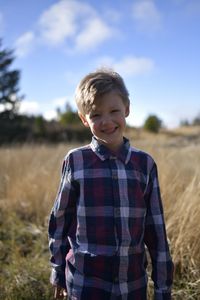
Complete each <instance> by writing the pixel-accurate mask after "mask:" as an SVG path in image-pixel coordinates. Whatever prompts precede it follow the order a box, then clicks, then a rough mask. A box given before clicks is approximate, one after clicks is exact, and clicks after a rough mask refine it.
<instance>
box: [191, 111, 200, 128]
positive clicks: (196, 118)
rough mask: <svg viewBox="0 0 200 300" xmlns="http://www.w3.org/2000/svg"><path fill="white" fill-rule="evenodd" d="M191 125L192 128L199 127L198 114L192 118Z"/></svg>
mask: <svg viewBox="0 0 200 300" xmlns="http://www.w3.org/2000/svg"><path fill="white" fill-rule="evenodd" d="M192 125H194V126H199V125H200V113H199V114H198V115H197V116H196V117H195V118H194V120H193V122H192Z"/></svg>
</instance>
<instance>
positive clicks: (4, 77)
mask: <svg viewBox="0 0 200 300" xmlns="http://www.w3.org/2000/svg"><path fill="white" fill-rule="evenodd" d="M14 59H15V57H14V54H13V50H8V49H4V48H3V47H2V40H1V39H0V119H13V118H14V117H15V116H16V113H17V111H18V108H19V103H20V101H21V100H22V98H23V97H22V96H19V95H18V93H19V80H20V71H19V70H12V69H11V66H12V63H13V61H14Z"/></svg>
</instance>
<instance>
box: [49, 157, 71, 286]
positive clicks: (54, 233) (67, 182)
mask: <svg viewBox="0 0 200 300" xmlns="http://www.w3.org/2000/svg"><path fill="white" fill-rule="evenodd" d="M75 208H76V189H75V187H74V186H73V183H72V176H71V170H70V163H69V159H68V158H67V159H66V160H65V161H64V163H63V169H62V178H61V183H60V187H59V191H58V194H57V197H56V200H55V203H54V206H53V208H52V211H51V215H50V219H49V230H48V233H49V249H50V253H51V259H50V262H51V266H52V272H51V279H50V281H51V283H52V284H53V285H55V286H60V287H62V288H66V284H65V258H66V255H67V253H68V251H69V249H70V244H69V241H68V235H69V234H70V229H71V228H72V226H73V223H74V220H75V217H76V210H75Z"/></svg>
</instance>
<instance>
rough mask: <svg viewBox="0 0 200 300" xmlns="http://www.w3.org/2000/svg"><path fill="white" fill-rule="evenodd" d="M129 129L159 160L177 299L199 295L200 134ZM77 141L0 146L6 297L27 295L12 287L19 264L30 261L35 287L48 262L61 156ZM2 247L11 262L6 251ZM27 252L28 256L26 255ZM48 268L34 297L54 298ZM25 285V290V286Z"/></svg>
mask: <svg viewBox="0 0 200 300" xmlns="http://www.w3.org/2000/svg"><path fill="white" fill-rule="evenodd" d="M127 134H128V136H129V137H130V138H131V140H132V144H134V145H135V146H136V147H139V148H142V149H143V150H145V151H147V152H149V153H150V154H152V156H153V157H154V158H155V160H156V162H157V165H158V170H159V177H160V185H161V192H162V196H163V205H164V209H165V217H166V225H167V232H168V236H169V240H170V248H171V252H172V255H173V260H174V263H175V284H174V291H173V295H174V296H173V299H200V280H199V278H200V268H199V267H200V251H199V248H200V222H199V219H200V205H199V200H200V168H199V166H200V143H198V142H197V141H198V138H196V136H195V137H194V134H193V138H189V139H188V133H187V134H186V135H184V133H181V136H179V135H178V134H177V132H176V133H174V132H172V133H169V132H168V133H162V134H160V135H156V136H155V135H154V136H152V135H148V134H146V133H145V134H144V133H142V132H138V131H128V133H127ZM74 146H77V145H64V144H62V145H55V146H48V145H41V146H36V145H24V146H15V147H12V148H7V147H6V148H0V217H2V218H1V220H0V252H1V255H0V260H2V261H3V264H4V270H3V271H0V289H1V290H3V291H4V298H2V299H4V300H8V299H10V300H12V299H19V300H21V299H29V298H26V297H24V298H23V297H22V294H20V293H19V294H17V296H16V294H14V292H13V291H14V290H16V286H17V282H18V283H19V274H18V272H21V275H20V276H22V275H23V272H22V271H19V269H20V268H21V269H24V268H22V264H25V265H26V264H28V265H27V266H26V271H27V270H30V272H33V274H35V277H34V275H33V274H32V275H31V276H30V278H31V279H27V278H29V277H26V276H28V275H27V273H26V274H25V275H24V278H26V280H29V281H31V280H32V281H31V282H33V286H34V284H35V281H34V280H33V277H34V278H35V280H36V281H37V280H39V277H40V272H41V269H40V267H41V266H43V267H44V266H45V265H48V245H47V239H46V224H47V217H48V215H49V211H50V209H51V207H52V204H53V199H54V198H55V194H56V190H57V187H58V182H59V177H60V170H61V162H62V158H63V157H64V155H65V154H66V153H67V151H68V150H69V149H71V148H73V147H74ZM19 231H20V234H19ZM16 236H17V238H16ZM45 243H46V244H45ZM28 247H29V248H28ZM13 248H14V249H13ZM2 249H3V250H2ZM11 249H13V250H14V252H15V254H13V253H12V258H10V257H11V256H9V255H11V252H12V251H11ZM4 252H5V257H7V263H6V259H5V257H4V256H3V255H2V253H4ZM26 252H27V253H28V254H27V253H26ZM9 253H10V254H9ZM6 255H7V256H6ZM13 255H14V256H13ZM27 255H28V256H29V259H28V260H29V261H27V260H26V257H27ZM38 257H40V259H38ZM30 259H32V261H35V260H36V261H37V262H38V268H37V267H36V266H37V263H36V265H35V269H34V266H33V265H32V269H31V266H30ZM42 259H43V261H42ZM19 262H21V265H20V263H19ZM19 265H20V267H19ZM11 267H12V269H13V268H14V271H13V272H12V276H11V275H10V276H11V277H12V280H11V279H10V282H12V284H13V289H11V290H8V289H7V290H6V289H5V286H4V284H5V282H4V278H3V277H5V279H6V276H7V275H6V274H7V273H9V268H11ZM21 269H20V270H21ZM31 270H32V271H31ZM45 270H46V274H47V275H46V277H45V278H43V281H44V282H45V285H46V287H44V286H41V287H40V289H41V290H42V291H43V292H42V293H43V298H42V297H40V298H34V296H33V295H32V296H31V299H32V300H34V299H37V300H39V299H50V298H49V292H47V291H48V290H49V289H50V287H49V285H48V272H49V269H48V266H46V267H45ZM27 272H28V271H27ZM9 274H11V273H9ZM41 278H42V277H41ZM21 280H22V279H21ZM24 280H25V279H24ZM11 286H12V285H11V283H10V287H11ZM24 286H25V284H24ZM2 287H3V289H2ZM23 289H24V293H26V291H25V287H23V288H22V290H23ZM30 289H31V287H30ZM9 293H10V294H9ZM8 294H9V295H8ZM5 295H6V296H5ZM16 297H17V298H16ZM37 297H38V296H37ZM0 299H1V296H0Z"/></svg>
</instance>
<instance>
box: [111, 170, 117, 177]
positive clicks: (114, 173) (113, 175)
mask: <svg viewBox="0 0 200 300" xmlns="http://www.w3.org/2000/svg"><path fill="white" fill-rule="evenodd" d="M112 178H113V179H117V178H118V176H117V172H116V171H113V172H112Z"/></svg>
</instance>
